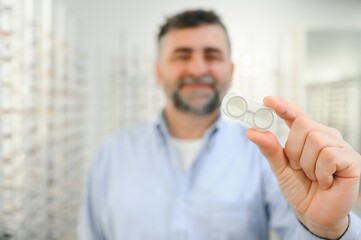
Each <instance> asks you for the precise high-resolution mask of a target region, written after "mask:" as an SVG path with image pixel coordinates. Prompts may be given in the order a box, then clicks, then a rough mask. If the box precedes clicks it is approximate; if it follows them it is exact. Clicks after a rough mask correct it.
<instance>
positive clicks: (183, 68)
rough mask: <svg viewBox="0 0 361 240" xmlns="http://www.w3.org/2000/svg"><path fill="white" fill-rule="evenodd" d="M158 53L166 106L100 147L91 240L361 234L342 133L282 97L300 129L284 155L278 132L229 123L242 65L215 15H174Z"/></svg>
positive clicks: (279, 106) (86, 222)
mask: <svg viewBox="0 0 361 240" xmlns="http://www.w3.org/2000/svg"><path fill="white" fill-rule="evenodd" d="M158 48H159V49H158V59H157V62H156V67H155V69H156V70H155V71H156V76H157V79H158V84H159V85H160V86H161V87H162V88H163V89H164V92H165V94H166V96H167V101H166V105H165V107H164V111H163V112H162V114H161V115H160V116H159V119H158V121H157V122H155V123H149V124H145V125H142V126H137V127H135V128H132V129H129V130H125V131H122V132H121V133H119V134H117V135H116V136H114V137H112V138H111V139H109V140H108V141H106V142H105V144H104V145H103V147H102V148H101V150H100V152H99V154H98V157H97V159H96V161H95V162H94V164H93V166H92V168H91V170H90V173H89V178H88V182H87V186H86V194H85V201H84V205H83V208H82V214H81V219H80V225H79V233H80V239H84V240H91V239H107V240H109V239H112V240H120V239H124V240H132V239H135V240H138V239H157V240H162V239H167V240H168V239H196V240H198V239H199V240H203V239H204V240H212V239H215V240H216V239H217V240H218V239H219V240H221V239H247V240H253V239H260V240H263V239H268V238H269V229H270V228H272V229H274V230H275V231H276V232H277V233H278V234H279V235H280V237H281V238H282V239H320V238H323V239H339V238H341V239H361V221H360V219H358V218H357V217H356V216H355V215H354V214H352V213H350V209H351V208H352V205H353V204H354V203H355V201H356V197H357V194H358V188H359V181H360V169H361V157H360V155H359V154H358V153H357V152H355V151H354V150H353V149H352V148H351V147H350V146H349V145H348V144H347V143H346V142H344V141H343V140H342V137H341V135H340V134H339V132H338V131H336V130H335V129H332V128H329V127H326V126H323V125H321V124H319V123H317V122H315V121H313V120H311V119H309V118H308V117H307V116H306V115H305V114H304V113H303V112H302V111H301V110H300V109H299V108H297V107H295V106H293V105H292V104H290V103H288V102H286V101H284V100H282V99H279V98H276V97H266V98H265V99H264V103H265V104H266V105H268V106H269V107H271V108H273V109H274V110H275V112H276V113H277V114H278V116H279V117H280V118H282V119H283V120H284V121H285V122H286V123H287V125H288V126H289V127H290V133H289V137H288V140H287V142H286V145H285V148H282V146H281V145H280V144H279V143H278V141H277V139H276V137H275V136H274V135H273V134H272V133H271V132H258V131H257V130H255V129H248V130H246V129H245V128H244V127H242V126H241V125H240V124H236V123H229V122H224V121H223V120H222V119H221V118H220V109H219V105H220V101H221V99H222V97H223V96H224V95H225V93H226V91H227V90H228V88H229V86H230V83H231V78H232V72H233V64H232V62H231V59H230V54H231V53H230V52H231V49H230V42H229V39H228V35H227V31H226V28H225V27H224V25H223V24H222V22H221V21H220V19H219V17H218V16H217V15H216V14H215V13H213V12H211V11H204V10H194V11H185V12H182V13H179V14H177V15H175V16H173V17H171V18H169V19H168V20H167V22H166V23H165V24H164V25H163V26H162V27H161V29H160V32H159V36H158ZM248 139H249V140H251V141H252V142H254V143H255V144H256V145H257V146H258V148H257V146H256V145H255V144H253V143H252V142H251V141H249V140H248ZM259 150H260V151H259ZM261 153H262V154H263V155H262V154H261ZM264 157H266V158H267V159H268V161H267V160H266V159H265V158H264ZM271 169H272V170H271ZM277 183H278V184H277Z"/></svg>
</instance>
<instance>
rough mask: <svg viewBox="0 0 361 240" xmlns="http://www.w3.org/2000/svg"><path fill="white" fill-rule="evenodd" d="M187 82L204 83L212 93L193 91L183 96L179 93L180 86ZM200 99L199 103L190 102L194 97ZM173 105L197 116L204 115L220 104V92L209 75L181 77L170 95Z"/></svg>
mask: <svg viewBox="0 0 361 240" xmlns="http://www.w3.org/2000/svg"><path fill="white" fill-rule="evenodd" d="M187 84H205V85H208V86H209V87H210V88H211V89H212V93H204V92H201V91H194V92H191V93H190V94H188V95H186V96H184V95H183V94H182V93H181V90H182V87H183V86H185V85H187ZM196 98H197V99H202V100H203V101H202V102H201V103H199V104H196V103H194V102H192V100H194V99H196ZM172 100H173V103H174V106H175V107H176V108H177V109H178V110H180V111H182V112H186V113H192V114H195V115H198V116H205V115H208V114H210V113H212V112H214V111H215V110H216V109H217V108H219V106H220V93H219V91H218V89H217V88H216V81H215V80H214V79H213V78H212V77H210V76H203V77H199V78H194V77H183V78H181V79H180V80H179V83H178V85H177V88H176V90H175V91H174V93H173V95H172Z"/></svg>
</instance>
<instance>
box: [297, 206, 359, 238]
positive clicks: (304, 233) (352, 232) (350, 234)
mask: <svg viewBox="0 0 361 240" xmlns="http://www.w3.org/2000/svg"><path fill="white" fill-rule="evenodd" d="M349 219H350V225H349V227H348V228H347V230H346V232H345V234H344V235H343V236H342V238H340V239H339V240H358V239H361V219H360V218H359V217H358V216H357V215H356V214H354V213H353V212H350V218H349ZM297 233H298V235H299V236H300V237H299V238H298V239H305V240H319V239H322V238H319V237H317V236H315V235H313V234H312V233H311V232H310V231H309V230H307V229H306V228H305V227H304V226H302V224H299V226H298V229H297Z"/></svg>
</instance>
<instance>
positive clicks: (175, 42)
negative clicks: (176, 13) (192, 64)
mask: <svg viewBox="0 0 361 240" xmlns="http://www.w3.org/2000/svg"><path fill="white" fill-rule="evenodd" d="M183 47H187V48H191V49H194V50H202V49H204V48H207V47H212V48H218V49H219V50H220V51H222V52H224V54H229V49H228V43H227V38H226V34H225V32H224V29H223V28H222V27H221V26H220V25H215V24H213V25H201V26H197V27H192V28H182V29H174V30H171V31H169V32H168V33H167V34H166V35H165V36H164V37H163V38H162V40H161V42H160V50H161V52H163V53H164V54H170V53H172V52H173V51H174V50H175V49H177V48H183Z"/></svg>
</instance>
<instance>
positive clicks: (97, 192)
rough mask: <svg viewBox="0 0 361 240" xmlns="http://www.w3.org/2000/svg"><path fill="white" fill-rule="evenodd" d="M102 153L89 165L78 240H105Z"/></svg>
mask: <svg viewBox="0 0 361 240" xmlns="http://www.w3.org/2000/svg"><path fill="white" fill-rule="evenodd" d="M103 149H104V147H103ZM102 152H104V151H99V153H98V155H97V157H96V159H95V161H94V162H93V163H92V164H91V167H90V171H89V173H88V176H87V181H86V185H85V189H84V193H83V200H82V204H81V208H80V214H79V221H78V229H77V230H78V239H79V240H105V239H106V238H105V237H104V235H103V233H102V228H101V207H100V206H102V204H103V203H102V198H101V197H102V192H103V191H104V190H103V188H102V184H103V183H102V178H101V175H102V169H104V166H102V165H103V162H104V159H103V158H104V156H103V155H104V154H102Z"/></svg>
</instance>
